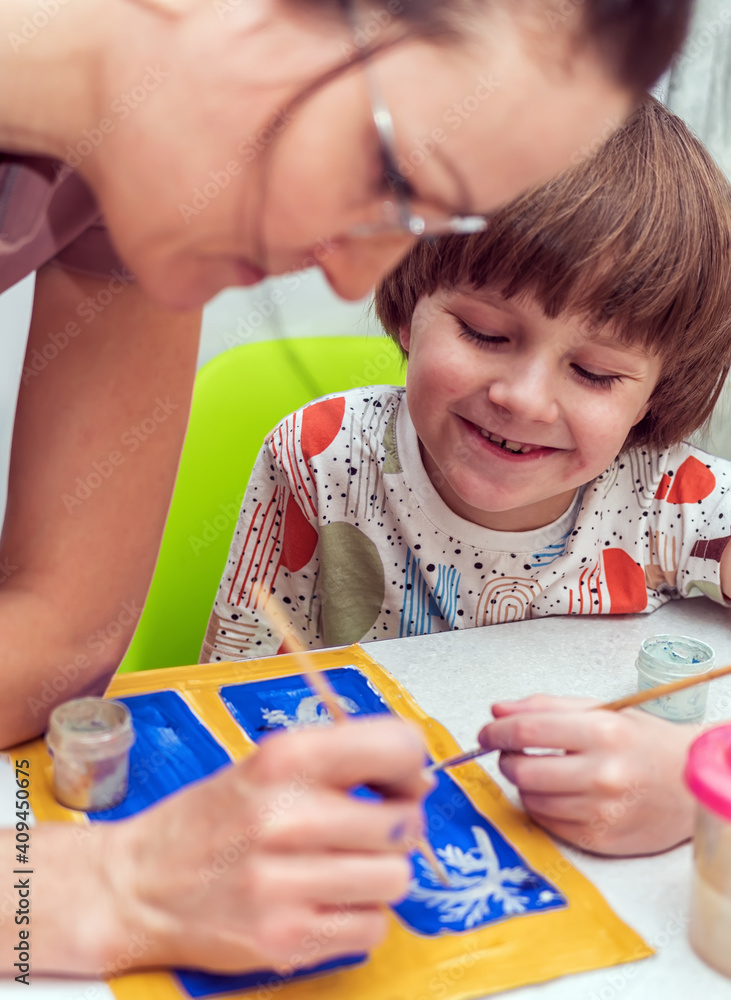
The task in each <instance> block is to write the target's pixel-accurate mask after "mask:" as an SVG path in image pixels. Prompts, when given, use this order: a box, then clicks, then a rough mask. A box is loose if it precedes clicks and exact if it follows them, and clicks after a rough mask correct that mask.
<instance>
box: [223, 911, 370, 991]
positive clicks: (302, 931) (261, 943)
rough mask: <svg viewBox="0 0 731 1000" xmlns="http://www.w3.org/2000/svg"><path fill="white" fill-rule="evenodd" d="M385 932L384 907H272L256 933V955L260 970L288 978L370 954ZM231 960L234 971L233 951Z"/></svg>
mask: <svg viewBox="0 0 731 1000" xmlns="http://www.w3.org/2000/svg"><path fill="white" fill-rule="evenodd" d="M387 929H388V917H387V916H386V912H385V911H384V909H383V907H356V906H353V907H350V906H338V907H326V908H323V909H320V910H315V909H312V908H301V909H300V908H297V907H296V906H292V905H286V906H282V907H279V908H277V907H272V908H271V909H269V910H268V911H267V913H266V915H265V917H264V919H263V920H262V921H261V922H260V923H259V924H258V926H257V929H256V935H255V941H256V945H255V947H256V951H257V953H258V954H259V955H260V956H263V957H264V960H263V962H262V963H261V964H260V966H259V967H260V968H261V967H262V966H264V967H266V966H267V965H268V966H271V967H273V968H276V969H277V971H278V972H279V973H280V974H282V975H284V976H285V977H287V976H288V975H291V974H292V973H293V972H296V971H297V970H298V969H302V968H308V967H311V966H313V965H319V964H320V963H321V962H325V961H328V960H330V959H333V958H341V957H344V956H346V955H353V954H358V953H359V952H369V951H371V950H372V949H373V948H375V946H376V945H377V944H379V943H380V942H381V941H382V940H383V938H384V937H385V935H386V931H387ZM231 957H232V964H231V970H232V971H233V970H234V969H235V967H236V965H235V962H236V955H235V951H234V952H233V954H232V956H231Z"/></svg>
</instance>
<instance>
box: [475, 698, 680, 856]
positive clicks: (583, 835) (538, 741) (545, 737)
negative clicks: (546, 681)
mask: <svg viewBox="0 0 731 1000" xmlns="http://www.w3.org/2000/svg"><path fill="white" fill-rule="evenodd" d="M595 704H597V702H595V701H592V700H590V699H585V698H553V697H549V696H548V695H534V696H533V697H531V698H525V699H523V700H521V701H514V702H507V701H506V702H498V703H497V704H495V705H493V714H494V716H495V721H494V722H491V723H489V724H488V725H487V726H485V727H484V728H483V729H482V730H481V731H480V734H479V737H478V739H479V741H480V743H481V744H482V746H484V747H489V748H491V749H496V750H502V751H503V752H502V753H501V755H500V770H501V771H502V772H503V774H504V775H505V777H506V778H508V779H509V780H510V781H512V782H513V783H514V784H515V785H516V786H517V788H518V791H519V792H520V797H521V800H522V802H523V806H524V808H525V810H526V812H527V813H528V814H529V815H530V816H531V818H532V819H534V820H535V821H536V822H537V823H539V824H540V825H541V826H543V827H545V828H546V829H547V830H548V831H550V832H551V833H552V834H554V835H555V836H557V837H561V838H562V839H563V840H566V841H568V842H569V843H571V844H575V845H576V846H578V847H581V848H582V849H583V850H585V851H592V852H595V853H597V854H615V855H629V854H652V853H655V852H658V851H664V850H667V849H668V848H670V847H674V846H675V845H676V844H678V843H680V842H681V841H683V840H686V839H687V838H688V837H690V835H691V833H692V829H693V816H694V807H693V799H692V796H691V794H690V792H688V791H687V789H686V788H685V785H684V783H683V778H682V774H683V767H684V764H685V758H686V754H687V751H688V747H689V746H690V744H691V742H692V741H693V739H694V738H695V737H696V736H697V735H698V729H697V727H696V726H692V725H687V724H686V725H679V724H677V723H673V722H668V721H667V720H665V719H659V718H657V717H656V716H654V715H650V714H649V713H648V712H644V711H642V710H640V709H627V710H625V711H623V712H602V711H596V712H589V711H587V709H588V708H591V707H592V705H595ZM534 747H540V748H546V749H549V748H550V749H554V750H563V751H565V752H564V753H563V754H559V755H555V754H552V755H543V756H539V755H533V754H523V753H521V752H520V751H522V750H524V749H526V748H534Z"/></svg>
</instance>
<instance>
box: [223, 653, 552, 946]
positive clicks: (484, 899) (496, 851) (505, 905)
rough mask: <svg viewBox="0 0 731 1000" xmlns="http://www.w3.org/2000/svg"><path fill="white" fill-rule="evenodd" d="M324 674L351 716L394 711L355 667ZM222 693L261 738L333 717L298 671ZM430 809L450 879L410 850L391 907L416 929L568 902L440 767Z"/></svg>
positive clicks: (445, 927) (465, 924)
mask: <svg viewBox="0 0 731 1000" xmlns="http://www.w3.org/2000/svg"><path fill="white" fill-rule="evenodd" d="M326 676H327V678H328V680H329V681H330V683H331V685H332V686H333V688H334V690H335V692H336V695H337V699H338V704H339V705H340V707H341V708H342V709H343V711H344V712H347V713H348V715H377V714H381V713H385V712H388V711H390V710H389V707H388V705H387V704H386V702H385V701H384V699H383V697H382V695H381V693H380V692H379V691H378V690H377V689H376V688H375V687H374V685H373V684H372V683H371V681H370V680H369V679H368V678H367V677H365V675H364V674H362V673H361V672H360V671H359V670H358V669H357V668H356V667H352V666H351V667H334V668H332V669H331V670H327V671H326ZM221 697H222V698H223V701H224V703H225V704H226V706H227V708H228V709H229V711H230V712H231V714H232V715H233V716H234V718H235V719H236V720H237V722H238V723H239V724H240V725H241V727H242V728H243V730H244V732H245V733H246V734H247V735H248V736H249V737H250V738H251V739H253V740H257V741H258V740H260V739H262V738H263V737H265V736H266V735H267V734H268V733H270V732H272V731H274V730H277V729H297V728H299V727H301V726H311V725H326V724H328V723H330V721H331V720H330V713H329V712H328V710H327V707H326V706H325V705H324V704H323V702H322V699H321V698H320V697H319V696H318V695H317V694H315V693H314V692H313V691H312V690H311V689H310V687H309V685H308V684H307V681H306V680H305V678H304V677H303V676H302V675H299V674H294V675H288V676H284V677H273V678H269V679H267V680H262V681H252V682H248V683H244V684H234V685H227V686H225V687H223V688H222V689H221ZM353 794H354V795H357V796H362V797H366V798H377V797H378V794H377V793H376V792H374V791H372V790H371V789H368V788H357V789H353ZM425 813H426V830H427V834H428V837H429V840H430V842H431V845H432V847H433V848H434V849H435V850H436V852H437V854H438V856H439V858H440V860H441V861H442V863H443V865H444V867H445V869H446V871H447V874H448V876H449V885H448V886H443V885H442V884H441V883H440V882H439V881H438V879H437V878H436V876H435V874H434V872H433V871H432V869H431V867H430V866H429V865H428V864H426V862H425V860H424V859H423V858H422V857H421V856H420V855H419V854H415V855H413V857H412V861H413V864H414V877H413V879H412V882H411V887H410V889H409V894H408V896H407V897H406V899H404V900H403V901H402V902H401V903H397V904H396V905H395V906H394V908H393V909H394V911H395V913H396V915H397V916H398V918H399V919H400V920H401V921H402V922H403V923H404V924H406V926H407V927H409V928H410V929H411V930H413V931H415V932H416V933H417V934H423V935H427V936H437V935H440V934H453V933H460V932H462V931H469V930H471V929H472V928H474V927H479V926H482V925H483V924H487V923H490V922H492V921H495V920H507V919H513V918H517V917H520V916H522V915H523V914H525V913H536V912H541V911H548V910H554V909H557V908H559V907H564V906H567V905H568V901H567V900H566V898H565V897H564V896H563V895H562V894H561V893H560V892H559V891H558V890H557V889H556V888H555V887H554V886H553V885H551V883H550V882H549V881H548V880H547V879H546V878H545V877H544V876H543V875H541V874H540V873H539V872H536V871H534V870H533V869H532V868H530V867H529V865H528V864H527V863H526V861H525V859H524V858H522V857H521V856H520V855H519V854H518V852H517V851H516V850H515V848H514V847H513V846H512V844H511V843H510V842H509V841H508V840H506V839H505V838H504V837H503V836H502V834H501V833H500V831H499V830H498V829H497V828H496V827H494V826H493V825H492V824H491V823H490V821H489V820H488V819H487V818H486V817H485V816H484V815H483V814H482V813H480V812H478V810H477V809H476V808H475V806H474V805H473V804H472V802H471V801H470V800H469V798H468V797H467V796H466V795H465V793H464V791H463V789H462V788H461V786H460V785H459V784H458V783H457V782H456V781H454V779H453V778H452V777H451V776H450V775H449V774H447V773H446V772H444V771H441V772H439V773H438V775H437V784H436V787H435V788H434V790H433V791H432V792H431V793H430V795H429V796H428V797H427V800H426V802H425Z"/></svg>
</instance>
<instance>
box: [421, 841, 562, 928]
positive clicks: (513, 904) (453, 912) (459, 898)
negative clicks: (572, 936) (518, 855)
mask: <svg viewBox="0 0 731 1000" xmlns="http://www.w3.org/2000/svg"><path fill="white" fill-rule="evenodd" d="M471 834H472V837H473V838H474V845H475V846H474V847H471V848H469V849H468V850H466V851H465V850H463V849H462V848H461V847H456V846H455V845H453V844H448V845H447V846H446V847H442V848H437V854H438V855H439V857H440V859H441V861H442V863H443V865H444V869H445V871H446V873H447V876H448V879H449V885H448V886H444V885H442V883H441V882H440V881H439V880H438V878H437V876H436V874H435V872H434V870H433V868H432V867H431V865H429V864H428V862H427V861H426V860H425V859H424V858H423V857H421V856H420V855H418V856H417V857H416V861H417V864H418V866H419V869H418V870H419V876H420V877H419V878H417V877H415V878H413V879H412V880H411V884H410V886H409V894H408V899H409V900H410V901H413V902H415V903H421V904H423V905H424V906H426V907H427V908H428V909H433V910H435V911H436V912H437V914H438V916H439V921H440V923H441V924H442V925H445V929H446V926H447V925H454V926H458V927H459V928H460V929H465V930H469V929H471V928H472V927H475V926H479V925H481V924H484V923H487V922H489V921H491V920H495V919H496V918H497V919H499V918H504V917H511V916H515V915H516V914H521V913H526V912H527V911H529V910H536V909H543V908H550V909H554V908H555V906H556V904H559V905H562V904H563V902H564V900H563V896H562V895H561V893H559V892H556V891H555V890H554V889H553V888H552V887H547V888H540V886H538V885H537V877H536V874H535V873H534V872H532V871H531V870H530V869H528V868H526V867H524V866H523V865H511V866H505V867H501V866H500V862H499V861H498V856H497V854H496V852H495V848H494V847H493V843H492V840H491V839H490V834H489V832H488V830H487V829H485V827H482V826H473V827H472V828H471ZM536 889H538V892H536V891H535V890H536Z"/></svg>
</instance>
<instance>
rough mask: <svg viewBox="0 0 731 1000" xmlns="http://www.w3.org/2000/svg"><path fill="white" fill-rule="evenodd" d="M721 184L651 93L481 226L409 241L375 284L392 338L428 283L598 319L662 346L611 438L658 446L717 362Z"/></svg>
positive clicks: (724, 348)
mask: <svg viewBox="0 0 731 1000" xmlns="http://www.w3.org/2000/svg"><path fill="white" fill-rule="evenodd" d="M730 265H731V186H729V183H728V181H727V180H726V178H725V177H724V175H723V174H722V172H721V171H720V169H719V168H718V167H717V166H716V164H715V163H714V162H713V160H712V159H711V157H710V155H709V153H708V152H707V151H706V150H705V149H704V147H703V146H702V145H701V143H700V142H699V141H698V140H697V139H696V138H695V137H694V136H693V135H692V133H691V132H690V130H689V129H688V127H687V126H686V125H685V124H684V123H683V122H682V121H681V119H679V118H678V117H676V116H675V115H673V114H671V112H669V111H668V110H667V109H666V108H665V107H663V105H662V104H660V103H659V102H658V101H656V100H654V99H653V98H648V99H647V101H646V102H645V103H644V104H643V105H642V106H641V107H640V108H639V109H638V110H637V111H636V112H635V113H634V114H633V115H632V117H631V118H630V119H629V121H628V122H627V123H626V124H625V125H624V126H623V127H622V128H621V129H620V130H619V131H618V132H616V133H615V134H614V135H613V136H612V137H611V138H610V140H609V141H608V142H607V143H606V144H605V145H604V146H603V147H602V149H601V150H600V151H599V152H598V153H597V154H596V156H594V157H593V158H591V159H586V160H584V161H583V162H580V163H578V164H577V165H576V166H574V167H572V168H570V169H569V170H567V171H565V172H564V173H563V174H561V175H560V176H559V177H557V178H556V179H555V180H552V181H550V182H549V183H548V184H545V185H543V186H541V187H538V188H534V189H533V190H531V191H529V192H527V193H526V194H524V195H522V196H521V197H519V198H517V199H515V200H514V201H512V202H510V204H508V205H507V206H505V207H504V208H502V209H499V210H498V211H496V212H494V213H493V214H492V215H491V216H490V223H489V227H488V229H487V231H486V232H484V233H479V234H476V235H474V236H469V237H464V236H446V237H443V238H441V239H438V240H436V241H434V242H421V243H419V244H417V245H416V246H415V247H414V249H413V250H412V251H411V253H410V254H409V255H408V256H407V257H406V258H405V259H404V260H403V261H402V263H401V264H399V266H398V267H397V268H396V269H395V270H394V271H392V272H391V273H390V274H389V275H388V276H387V277H386V278H385V279H384V281H383V282H382V283H381V285H380V286H379V287H378V289H377V291H376V311H377V313H378V316H379V318H380V320H381V322H382V323H383V326H384V327H385V329H386V331H387V333H388V334H389V335H390V336H391V337H392V338H393V339H394V340H395V341H396V342H397V343H399V329H401V328H403V327H405V326H408V325H409V324H410V322H411V317H412V315H413V312H414V308H415V306H416V303H417V302H418V301H419V299H420V298H422V297H423V296H425V295H431V294H433V293H434V292H435V291H436V290H437V289H438V288H458V287H461V288H464V287H467V288H469V287H470V286H471V287H473V288H482V287H485V286H489V287H490V288H493V289H495V291H497V292H498V293H499V294H501V295H504V296H505V297H507V298H512V297H514V296H519V295H521V294H525V293H527V294H531V295H533V296H535V297H536V298H537V300H538V301H539V302H540V303H541V305H542V306H543V309H544V311H545V313H546V315H547V316H549V317H550V318H555V317H556V316H559V315H561V314H575V315H581V316H584V317H586V320H587V321H588V322H590V323H591V324H592V325H593V326H596V327H601V326H603V325H605V324H608V323H611V324H612V327H613V330H614V331H615V332H616V334H617V335H618V336H619V337H620V338H621V339H622V340H624V341H625V342H627V343H631V344H635V345H639V346H642V347H644V348H646V349H647V350H649V351H650V352H652V353H655V352H656V353H658V354H659V355H660V357H661V358H662V369H661V374H660V378H659V381H658V383H657V386H656V388H655V391H654V392H653V394H652V397H651V400H650V409H649V412H648V413H647V415H646V416H645V417H644V419H643V420H642V421H640V423H639V424H637V425H636V426H635V427H633V428H632V430H631V431H630V433H629V435H628V437H627V440H626V441H625V444H624V447H634V446H639V445H652V446H654V447H660V448H664V447H667V446H668V445H670V444H674V443H676V442H678V441H682V440H683V439H684V438H686V437H687V436H688V435H689V434H690V433H691V432H692V431H694V430H696V429H697V428H698V427H700V426H701V425H702V424H703V423H704V422H705V421H706V420H707V419H708V417H709V416H710V414H711V412H712V410H713V407H714V405H715V403H716V400H717V398H718V394H719V393H720V391H721V389H722V387H723V382H724V380H725V377H726V375H727V373H728V370H729V365H730V364H731V268H730Z"/></svg>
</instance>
